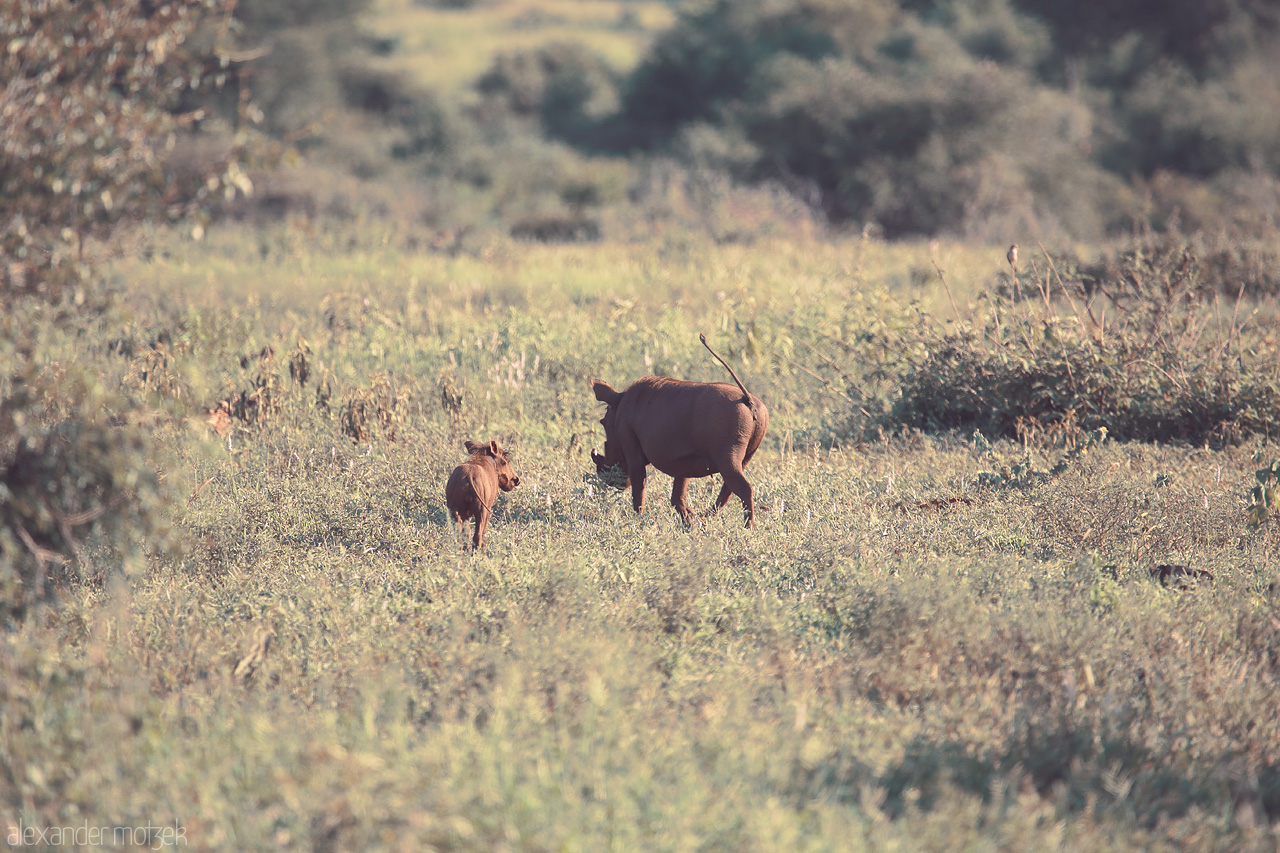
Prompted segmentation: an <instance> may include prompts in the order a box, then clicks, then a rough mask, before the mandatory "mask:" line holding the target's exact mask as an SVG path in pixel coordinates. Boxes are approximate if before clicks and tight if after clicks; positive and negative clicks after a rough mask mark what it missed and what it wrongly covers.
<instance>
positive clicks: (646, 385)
mask: <svg viewBox="0 0 1280 853" xmlns="http://www.w3.org/2000/svg"><path fill="white" fill-rule="evenodd" d="M698 338H699V340H701V341H702V345H703V346H705V347H706V348H707V352H709V353H711V355H713V356H715V359H716V361H718V362H720V363H721V364H722V365H724V369H725V370H727V371H729V375H730V376H732V377H733V381H734V383H735V384H736V386H737V387H734V385H729V384H728V383H725V382H686V381H684V380H682V379H669V378H667V377H665V376H646V377H644V378H643V379H637V380H636V381H635V382H633V383H631V385H630V386H628V388H627V389H626V390H625V391H616V390H614V388H613V387H612V386H611V385H609V383H607V382H602V381H601V380H599V379H592V380H591V389H592V390H593V391H594V392H595V395H596V399H597V400H599V401H600V402H602V403H605V404H607V405H608V407H609V408H608V410H607V411H606V412H605V413H604V417H603V418H601V419H600V423H601V424H603V425H604V454H603V455H602V454H599V453H596V452H595V451H592V452H591V459H592V461H593V462H595V463H596V471H598V472H599V473H600V475H601V476H603V477H605V478H606V479H607V480H608V481H609V482H610V484H611V485H613V486H614V487H616V488H619V489H624V488H626V487H627V485H628V484H630V486H631V502H632V505H633V506H635V509H636V512H640V511H641V509H642V508H643V507H644V478H645V467H646V466H647V465H652V466H653V467H654V468H656V469H658V470H659V471H661V472H662V473H664V474H667V475H669V476H671V477H674V478H675V483H674V484H673V485H672V487H671V505H672V506H674V507H675V508H676V512H678V513H680V517H681V518H682V519H684V522H685V523H686V524H688V523H689V522H690V520H691V519H692V518H693V513H692V512H690V511H689V505H688V496H689V480H690V479H691V478H693V477H709V476H711V475H712V474H719V475H720V476H721V477H723V478H724V485H723V486H722V487H721V489H720V496H719V497H718V498H716V505H715V508H714V509H713V510H712V514H715V513H716V512H718V511H720V509H722V508H723V507H724V505H725V504H727V503H728V502H729V496H730V495H737V496H738V497H739V498H741V499H742V507H743V512H744V514H745V515H746V519H747V527H754V526H755V504H754V502H753V500H752V497H751V484H750V483H749V482H747V478H746V475H745V474H744V473H743V471H744V469H745V468H746V467H747V463H748V462H750V461H751V457H752V456H753V455H754V454H755V452H756V450H757V448H759V447H760V442H761V441H763V440H764V433H765V429H767V428H768V426H769V410H768V409H766V408H765V405H764V403H762V402H760V399H759V398H758V397H756V396H755V395H753V394H751V393H749V392H748V391H747V389H746V387H744V386H743V384H742V382H741V381H740V380H739V379H738V376H737V374H735V373H734V372H733V368H731V367H729V365H728V364H725V361H724V359H722V358H721V357H720V356H718V355H716V353H715V350H713V349H711V346H710V345H709V344H708V343H707V338H706V336H705V335H699V336H698Z"/></svg>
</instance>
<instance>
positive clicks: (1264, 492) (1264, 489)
mask: <svg viewBox="0 0 1280 853" xmlns="http://www.w3.org/2000/svg"><path fill="white" fill-rule="evenodd" d="M1253 461H1254V462H1255V463H1257V464H1261V463H1262V462H1264V461H1266V460H1265V457H1264V456H1263V455H1262V451H1258V453H1257V454H1255V455H1254V457H1253ZM1254 477H1255V478H1256V479H1257V481H1258V485H1256V486H1254V487H1253V488H1252V489H1250V490H1249V505H1248V507H1247V508H1246V510H1245V512H1246V514H1247V516H1248V519H1249V526H1250V527H1262V526H1263V525H1264V524H1266V523H1267V522H1269V521H1270V520H1271V518H1272V515H1273V513H1275V512H1276V510H1277V508H1280V459H1272V460H1271V464H1270V465H1267V466H1265V467H1263V468H1259V469H1258V470H1257V471H1255V472H1254Z"/></svg>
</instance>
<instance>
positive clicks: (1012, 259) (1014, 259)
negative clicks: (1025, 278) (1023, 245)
mask: <svg viewBox="0 0 1280 853" xmlns="http://www.w3.org/2000/svg"><path fill="white" fill-rule="evenodd" d="M1005 258H1006V259H1007V260H1008V261H1009V266H1010V267H1012V268H1013V274H1014V275H1017V274H1018V244H1017V243H1014V244H1013V245H1012V246H1010V247H1009V252H1008V254H1006V255H1005Z"/></svg>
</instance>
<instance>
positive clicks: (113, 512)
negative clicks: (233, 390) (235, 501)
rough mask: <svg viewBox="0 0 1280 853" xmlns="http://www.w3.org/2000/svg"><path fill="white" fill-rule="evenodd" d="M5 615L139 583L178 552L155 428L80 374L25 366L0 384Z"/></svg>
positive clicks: (170, 480)
mask: <svg viewBox="0 0 1280 853" xmlns="http://www.w3.org/2000/svg"><path fill="white" fill-rule="evenodd" d="M0 391H2V393H0V436H3V439H2V440H0V615H2V616H3V617H4V618H5V619H21V618H22V617H23V616H24V615H25V614H26V613H27V612H28V611H29V609H30V608H31V607H32V606H33V605H35V604H38V603H44V602H48V601H51V600H52V599H53V598H54V596H55V593H56V591H57V589H58V588H59V587H62V586H65V585H67V584H68V583H75V582H89V583H100V582H102V581H103V580H104V579H106V578H107V577H109V576H111V575H112V574H114V573H118V572H121V571H123V572H125V573H126V574H130V573H134V574H136V573H137V572H138V571H139V570H140V568H141V558H142V557H143V556H145V555H146V554H148V553H150V552H155V551H165V550H166V549H168V548H170V547H171V546H172V545H173V542H172V540H171V539H170V534H169V522H168V518H167V515H166V509H167V506H168V500H169V496H170V494H171V492H172V490H173V489H174V488H175V485H176V483H175V480H176V479H178V475H177V472H172V476H169V477H166V476H165V471H166V470H167V469H171V468H172V466H171V465H168V464H166V463H165V461H164V460H165V458H166V452H167V451H166V450H165V449H164V448H165V445H164V444H163V443H161V442H160V441H159V440H158V438H157V435H156V425H155V423H154V420H153V419H152V418H150V417H148V413H147V412H146V410H145V409H143V408H140V407H138V406H137V404H136V403H134V402H132V401H130V400H128V399H126V398H123V397H121V396H119V395H118V394H114V393H112V392H111V391H110V390H108V388H107V387H106V386H105V385H104V383H103V381H102V378H101V377H100V376H98V375H96V373H95V372H94V371H93V370H92V369H87V368H84V367H79V366H69V367H65V368H60V369H45V370H40V369H38V368H36V367H35V366H34V365H33V364H32V363H31V362H26V363H24V364H22V365H20V366H18V367H17V368H15V369H14V370H13V371H12V372H10V373H9V374H8V375H6V376H5V377H3V379H2V380H0Z"/></svg>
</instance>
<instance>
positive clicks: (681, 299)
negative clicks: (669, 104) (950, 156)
mask: <svg viewBox="0 0 1280 853" xmlns="http://www.w3.org/2000/svg"><path fill="white" fill-rule="evenodd" d="M299 228H300V226H298V225H295V226H292V227H286V226H281V227H279V228H265V229H258V230H251V229H247V228H236V227H229V228H215V229H211V230H210V232H209V233H208V234H207V236H206V238H205V240H204V241H203V242H200V243H193V242H190V241H189V240H187V239H186V238H184V237H182V236H180V235H160V236H159V237H158V239H157V242H156V246H155V250H154V251H153V252H152V253H151V254H150V255H149V259H148V260H145V261H144V260H122V261H120V262H118V263H117V264H115V265H114V266H113V268H112V270H111V278H112V281H113V282H114V286H115V287H116V288H117V292H118V297H117V304H116V307H115V308H114V309H112V310H110V311H107V312H106V313H103V314H101V315H94V316H87V317H86V318H85V321H84V324H83V328H82V330H81V331H80V332H79V333H78V334H76V335H69V336H66V337H64V338H61V339H59V340H58V342H57V343H56V346H54V347H53V350H52V351H50V352H49V354H48V358H49V362H50V364H51V365H56V364H57V363H59V362H61V361H68V362H69V361H79V362H81V363H91V364H94V365H97V366H99V367H100V370H101V374H102V376H103V382H104V384H105V385H107V386H110V387H116V388H121V389H125V390H127V392H128V393H131V394H135V395H141V396H143V397H145V398H147V399H149V400H150V401H151V405H152V406H153V408H154V411H155V412H156V415H155V431H156V435H157V437H158V438H159V439H160V440H161V445H162V446H163V448H164V449H165V458H164V461H163V463H161V462H159V461H158V462H157V464H163V465H164V466H165V471H164V473H165V476H166V478H167V483H168V486H169V488H170V489H171V491H172V495H173V502H172V512H171V514H172V523H173V525H174V526H175V528H176V529H177V531H178V534H179V537H178V541H179V542H180V543H181V547H180V548H179V549H177V550H169V551H166V552H165V553H164V554H163V555H161V556H157V557H155V558H153V559H152V560H151V561H150V562H149V563H148V564H147V565H145V566H141V567H135V571H134V572H133V573H132V575H131V578H132V579H131V580H130V581H128V582H126V581H124V580H121V579H119V577H118V575H117V574H116V573H112V577H113V578H116V579H114V580H108V582H106V583H105V584H102V585H92V584H90V585H85V586H79V587H75V588H73V589H71V590H69V591H68V592H67V593H66V594H65V595H64V596H63V598H62V601H61V604H60V606H58V607H56V608H54V609H51V610H48V611H46V612H43V613H41V614H40V615H39V617H38V618H34V619H30V620H28V621H27V622H25V623H23V624H21V625H17V626H14V627H13V628H12V630H9V631H8V632H7V633H6V634H5V636H4V650H3V653H2V654H0V666H3V668H4V672H3V674H2V675H0V681H2V682H3V684H4V687H3V688H0V689H3V691H4V694H3V695H4V696H5V702H4V705H3V710H2V711H0V754H3V755H4V756H5V759H4V764H3V766H4V767H5V768H6V771H7V772H6V775H5V777H4V778H3V779H0V787H3V788H5V789H7V791H8V794H7V796H6V802H10V803H13V802H17V803H20V804H21V806H20V812H8V813H6V814H5V818H6V820H7V821H9V823H10V825H11V827H12V826H14V825H16V824H18V823H19V822H21V823H22V825H24V826H32V825H36V826H44V827H53V826H65V825H72V824H74V825H77V826H78V825H80V824H81V823H82V822H86V821H87V823H88V824H89V825H91V826H117V825H130V826H133V825H140V824H143V823H144V822H147V821H149V822H150V823H151V824H153V825H157V826H172V827H181V828H182V829H183V831H184V836H183V837H184V839H185V841H186V846H188V847H190V848H192V849H208V850H223V849H226V850H230V849H234V850H267V849H281V848H286V849H316V850H359V849H394V850H422V849H449V850H583V851H595V850H605V849H611V850H703V849H720V850H846V849H847V850H860V849H873V850H880V849H901V850H988V849H997V850H1019V851H1021V850H1046V849H1055V850H1057V849H1066V850H1081V851H1086V850H1087V851H1096V850H1132V849H1150V850H1188V849H1193V850H1270V849H1274V848H1275V846H1276V844H1277V842H1278V841H1280V837H1278V836H1277V835H1276V833H1275V831H1274V830H1273V829H1272V828H1271V821H1273V820H1274V819H1275V816H1276V815H1277V814H1278V813H1280V763H1278V762H1280V747H1278V746H1277V745H1278V744H1280V713H1278V712H1277V708H1280V701H1278V700H1280V695H1278V694H1280V691H1278V689H1277V684H1276V666H1277V660H1280V599H1277V593H1276V590H1275V588H1274V582H1275V581H1276V577H1277V557H1276V546H1277V536H1276V532H1275V528H1274V527H1273V526H1264V527H1262V528H1260V529H1254V528H1251V527H1250V526H1249V525H1248V524H1247V519H1246V514H1245V503H1246V499H1247V496H1248V492H1249V489H1250V488H1251V487H1252V486H1253V485H1254V483H1255V480H1254V471H1255V470H1256V469H1257V468H1259V467H1260V463H1259V461H1258V458H1262V457H1266V458H1270V454H1273V451H1272V449H1271V448H1270V447H1269V446H1268V445H1266V444H1265V443H1263V442H1262V441H1261V440H1260V439H1250V440H1249V441H1248V442H1246V443H1244V444H1242V445H1238V446H1228V447H1226V448H1224V449H1216V450H1215V449H1209V448H1206V447H1180V446H1161V445H1154V444H1138V443H1129V444H1120V443H1115V442H1103V443H1101V444H1100V445H1093V446H1088V447H1087V449H1085V450H1084V451H1083V452H1081V453H1079V454H1078V455H1071V454H1070V453H1069V449H1068V447H1066V446H1065V445H1064V444H1063V443H1062V442H1061V441H1057V440H1055V439H1054V438H1053V437H1052V436H1050V437H1047V438H1045V440H1043V441H1040V442H1033V443H1030V444H1028V445H1027V446H1026V447H1023V446H1021V445H1016V444H1013V443H1011V442H1008V441H996V442H995V443H994V444H993V445H991V446H990V447H988V446H986V445H984V444H983V443H982V442H980V441H978V440H976V439H975V438H973V437H972V436H966V435H959V434H942V435H929V434H921V433H918V432H914V431H903V432H900V433H892V432H889V433H881V434H879V435H876V434H868V433H866V432H858V431H856V430H855V429H854V428H853V426H851V424H852V423H853V422H854V421H856V420H857V419H856V413H855V412H854V411H853V409H855V408H856V406H855V405H854V403H853V402H852V401H851V400H850V399H849V396H848V393H847V389H848V388H850V387H853V386H855V385H857V386H862V387H867V388H872V387H873V386H875V383H876V382H883V379H877V378H876V376H875V375H874V371H873V368H874V365H870V364H858V363H856V362H854V361H852V360H846V361H841V362H840V363H839V364H838V365H837V366H838V368H839V371H840V373H836V372H833V370H832V368H831V365H830V364H826V363H825V362H823V358H826V359H829V360H830V359H832V358H833V355H832V353H838V352H840V350H838V349H832V350H823V351H818V350H815V349H810V348H806V345H803V344H802V343H801V342H802V341H804V340H820V339H819V338H812V337H803V336H802V335H801V332H802V331H803V330H805V329H814V328H817V329H823V330H825V332H824V334H827V335H828V336H829V337H830V338H833V339H834V338H836V337H839V339H841V340H855V339H856V338H857V336H858V335H859V334H860V333H863V332H872V331H876V332H878V333H883V334H886V335H893V334H898V335H900V336H901V337H904V338H906V337H909V336H910V335H912V334H914V333H913V332H912V331H911V330H912V329H913V328H915V326H914V325H913V324H915V323H918V322H921V319H920V318H922V317H923V318H925V319H924V322H926V323H930V324H932V325H934V326H936V327H938V328H939V329H942V330H946V329H948V328H951V327H952V326H953V325H955V326H959V325H963V324H964V323H966V322H969V321H970V320H971V319H972V312H973V311H974V310H976V309H975V308H974V307H973V306H977V305H981V304H983V301H982V298H981V297H982V294H983V293H984V292H986V291H987V290H988V289H989V288H991V287H992V286H993V285H994V284H995V283H997V282H998V281H999V278H1000V276H1002V275H1004V274H1005V272H1004V269H1003V268H1002V267H1001V264H1002V263H1003V248H1004V247H977V246H962V245H949V244H942V245H938V246H934V247H930V246H929V245H926V244H919V245H911V244H902V245H888V244H884V243H879V242H876V241H870V240H863V239H860V238H850V239H832V240H827V241H819V240H814V241H809V242H794V241H792V242H785V241H773V242H771V241H762V242H757V243H755V244H751V245H717V244H715V243H712V242H711V241H707V240H703V239H698V238H694V237H690V238H688V239H684V240H679V241H672V240H657V241H654V242H651V243H645V242H633V243H621V242H618V243H609V242H606V243H602V244H593V245H584V246H569V247H555V246H542V245H527V244H520V243H515V242H511V241H509V240H505V239H499V238H494V239H492V240H491V241H490V242H487V243H485V244H484V245H483V246H480V247H478V248H477V249H476V250H475V251H473V252H466V253H461V254H457V255H450V254H448V253H442V252H433V251H430V250H425V249H412V248H405V246H404V244H403V241H401V240H399V239H394V238H393V236H388V235H387V234H383V235H379V233H378V231H377V229H376V228H374V227H373V226H367V230H357V231H354V232H348V233H342V232H337V231H326V230H324V229H319V230H299ZM384 237H386V239H383V238H384ZM935 260H936V261H937V264H938V268H941V269H942V270H943V272H944V274H945V276H946V286H944V285H943V281H942V279H941V278H940V277H939V276H938V274H937V270H936V269H935V267H934V266H933V262H934V261H935ZM1036 310H1039V309H1036ZM894 330H898V332H894ZM699 331H705V332H706V333H707V334H708V337H709V340H710V341H711V343H712V345H713V346H715V347H716V348H717V350H718V351H719V352H720V353H721V354H722V355H724V356H725V357H726V359H727V360H729V362H730V363H731V364H733V365H734V368H735V370H736V371H737V372H738V375H739V376H740V377H741V378H742V380H743V381H744V383H745V384H746V385H747V387H748V388H749V389H751V390H752V391H753V392H754V393H756V394H757V395H758V396H760V397H762V398H763V399H764V400H765V402H766V403H767V405H768V406H769V408H770V411H771V415H772V418H771V424H770V432H769V435H768V437H767V439H766V442H765V445H764V446H763V447H762V449H761V451H760V452H759V454H758V455H757V457H756V459H755V460H754V461H753V463H752V464H751V466H750V468H749V469H748V472H747V474H748V477H749V478H750V480H751V481H752V483H753V484H754V487H755V491H756V500H757V504H758V506H759V507H760V509H759V511H758V512H757V524H758V527H757V528H756V529H754V530H744V529H743V527H742V516H741V508H740V506H739V504H738V503H737V501H736V500H735V501H734V502H732V503H731V504H730V505H729V506H728V507H727V508H726V509H725V510H724V511H723V512H722V513H720V514H719V515H718V516H715V517H710V518H703V519H700V520H699V521H698V523H696V524H695V525H694V526H693V527H692V528H691V529H687V530H686V529H684V528H683V526H682V525H681V524H680V523H679V520H678V518H677V517H676V514H675V513H674V511H673V510H672V509H671V507H670V506H669V504H668V502H667V498H668V494H669V482H670V481H669V479H668V478H666V477H665V476H664V475H661V474H658V473H656V472H654V473H653V474H652V477H651V479H650V487H649V492H648V503H647V506H646V509H645V512H644V513H643V514H642V515H640V516H636V515H635V514H634V513H633V512H632V510H631V506H630V499H629V495H626V494H623V493H621V492H617V491H614V490H612V489H610V488H608V487H607V486H606V485H605V484H604V483H603V482H602V481H601V480H600V479H599V478H597V477H596V476H595V474H594V469H593V466H592V465H591V462H590V460H589V457H588V451H589V450H590V449H591V448H593V447H595V448H599V447H600V446H601V444H602V442H603V432H602V429H601V428H600V426H599V424H598V423H597V419H598V418H599V416H600V414H601V409H602V406H601V405H600V404H599V403H597V402H596V401H595V400H594V398H593V397H592V396H591V393H590V390H589V387H588V380H589V379H590V378H591V377H600V378H604V379H607V380H608V381H610V382H612V383H614V384H615V385H618V386H619V387H621V386H622V385H624V384H625V383H627V382H628V381H630V380H632V379H634V378H638V377H639V376H642V375H645V374H647V373H664V374H668V375H673V376H678V377H681V378H688V379H695V380H704V381H720V380H723V379H725V376H724V374H723V370H722V369H721V368H720V367H719V365H718V364H716V363H715V362H714V361H713V360H711V359H710V357H709V356H708V355H707V354H706V352H705V351H704V350H703V349H702V347H701V346H700V345H699V344H698V340H697V335H698V332H699ZM118 340H126V341H128V342H129V343H130V347H129V348H128V350H127V351H128V352H129V353H131V354H121V347H119V346H116V347H115V348H114V349H113V348H112V347H110V346H108V342H110V341H118ZM753 341H754V343H753ZM304 368H305V369H304ZM51 369H52V368H51ZM841 373H842V374H843V375H844V377H845V379H846V380H847V384H844V383H833V381H832V377H833V376H839V375H841ZM304 374H305V376H304ZM242 392H245V395H246V396H245V398H244V399H253V400H255V401H256V403H255V404H254V406H253V407H251V408H252V412H253V414H252V416H247V415H246V416H245V417H243V418H241V417H235V416H228V415H227V414H226V413H227V412H229V411H231V410H232V407H226V408H223V409H221V411H222V412H223V415H222V416H221V417H220V416H219V415H218V412H219V411H220V409H219V404H220V402H222V401H234V400H237V399H240V397H239V395H240V394H241V393H242ZM868 393H870V392H868ZM491 438H493V439H497V440H498V441H499V442H500V443H501V444H502V445H503V446H504V447H506V448H508V449H509V450H510V451H511V452H512V455H513V460H514V465H515V468H516V470H517V472H518V473H519V474H520V476H521V478H522V485H521V486H520V487H519V488H518V489H517V490H516V491H514V492H512V493H510V494H507V495H504V496H502V497H501V498H500V499H499V501H498V502H497V505H496V507H495V516H494V519H493V521H492V523H491V525H490V528H489V535H488V540H487V547H486V549H485V551H484V552H482V553H479V554H472V553H469V552H468V551H466V550H465V549H464V548H463V545H462V542H461V539H460V537H459V534H458V531H457V530H456V529H454V528H452V527H451V526H450V524H449V523H448V520H447V517H446V513H445V509H444V494H443V487H444V482H445V479H446V478H447V476H448V474H449V472H450V470H452V468H453V466H454V465H456V464H458V463H459V462H460V461H462V459H463V456H464V453H465V452H464V451H463V449H462V443H463V441H464V440H465V439H476V440H488V439H491ZM1024 453H1025V454H1027V457H1028V459H1029V461H1030V463H1031V465H1032V466H1033V467H1034V468H1035V469H1037V470H1043V471H1048V470H1049V469H1050V468H1051V467H1052V466H1053V464H1054V463H1055V462H1056V461H1058V460H1066V461H1067V464H1066V465H1065V470H1062V471H1061V472H1060V473H1058V474H1056V475H1048V474H1045V475H1044V476H1040V477H1033V478H1028V479H1027V480H1026V482H1018V483H1014V482H1011V481H1001V480H1000V479H999V476H998V474H999V472H1000V470H1001V468H1002V466H1004V467H1006V468H1007V467H1008V466H1009V465H1011V464H1013V463H1015V462H1017V461H1018V460H1020V459H1022V458H1023V454H1024ZM1257 453H1260V454H1261V457H1255V454H1257ZM984 473H986V474H988V475H992V476H989V477H988V478H987V479H986V480H985V484H984V481H983V479H982V475H983V474H984ZM993 477H994V479H993ZM993 482H994V484H992V483H993ZM717 488H718V480H715V481H712V480H706V481H701V482H695V484H694V488H693V489H692V490H691V504H692V505H693V506H694V507H695V509H697V510H705V509H707V508H709V506H710V504H711V501H712V499H713V497H714V495H715V491H716V489H717ZM86 559H88V560H90V561H91V562H92V561H100V562H101V564H102V566H103V567H109V565H110V563H109V560H110V557H109V556H108V555H107V554H106V553H105V552H102V551H94V550H91V551H90V552H89V553H88V554H87V555H86ZM1170 563H1176V564H1183V565H1187V566H1190V567H1193V568H1195V569H1201V570H1205V571H1208V572H1211V573H1212V574H1213V576H1214V579H1213V581H1212V582H1211V583H1209V582H1206V583H1202V584H1201V585H1200V586H1198V587H1197V588H1195V589H1192V590H1186V591H1183V590H1179V589H1176V588H1165V587H1162V586H1160V585H1159V584H1158V583H1156V582H1154V581H1153V580H1151V578H1150V577H1149V570H1150V569H1151V568H1152V567H1153V566H1155V565H1158V564H1170Z"/></svg>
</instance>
